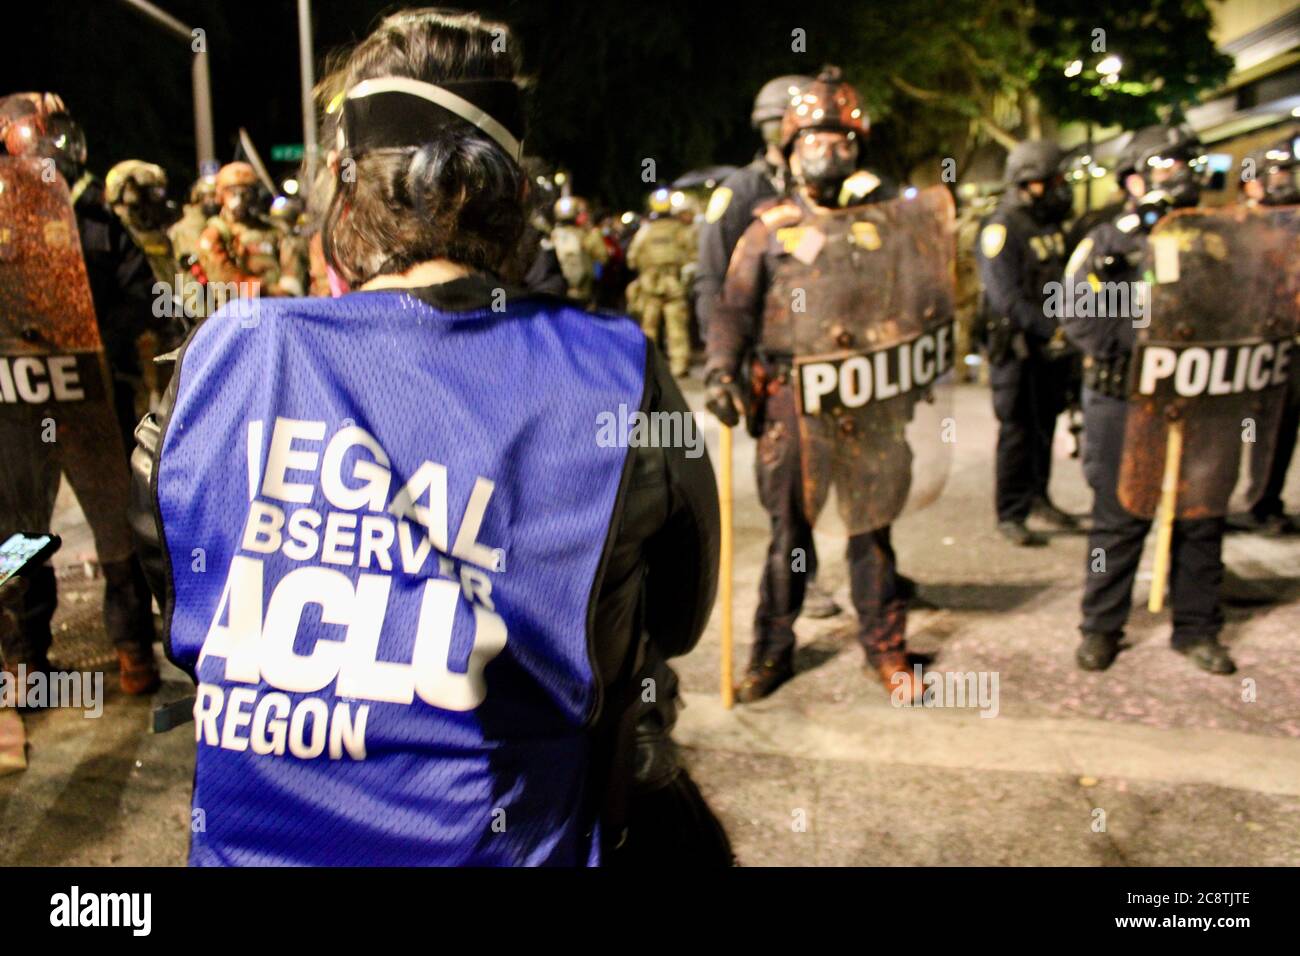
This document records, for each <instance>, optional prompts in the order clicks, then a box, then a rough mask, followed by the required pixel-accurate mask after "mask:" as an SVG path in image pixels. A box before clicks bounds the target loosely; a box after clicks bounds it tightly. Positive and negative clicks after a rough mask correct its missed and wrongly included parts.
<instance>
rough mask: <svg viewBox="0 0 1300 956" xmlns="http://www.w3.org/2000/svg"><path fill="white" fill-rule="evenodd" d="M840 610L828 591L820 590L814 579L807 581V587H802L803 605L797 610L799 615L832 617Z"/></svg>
mask: <svg viewBox="0 0 1300 956" xmlns="http://www.w3.org/2000/svg"><path fill="white" fill-rule="evenodd" d="M841 610H842V609H841V608H840V606H839V605H838V604H836V603H835V599H834V598H833V597H831V593H830V592H829V591H825V590H822V588H821V587H820V586H819V585H818V584H817V582H816V581H815V580H814V581H809V582H808V587H807V588H805V589H804V595H803V607H802V608H800V610H799V615H800V616H801V617H810V618H813V619H815V620H821V619H822V618H827V617H834V616H835V615H836V614H839V613H840V611H841Z"/></svg>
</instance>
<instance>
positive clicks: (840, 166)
mask: <svg viewBox="0 0 1300 956" xmlns="http://www.w3.org/2000/svg"><path fill="white" fill-rule="evenodd" d="M795 150H796V152H797V154H798V156H799V167H800V168H799V181H800V183H802V184H803V185H804V186H805V187H807V189H808V191H809V192H810V193H812V195H813V197H814V198H815V199H816V200H817V202H818V204H819V205H823V206H833V205H835V203H836V202H837V201H838V199H839V194H840V187H842V186H843V185H844V180H846V179H848V178H849V176H851V175H853V171H854V169H856V168H857V162H858V143H857V139H856V138H855V136H854V134H852V133H849V134H848V135H845V134H843V133H837V132H831V131H827V130H821V131H814V132H810V133H804V134H802V135H801V136H800V137H799V138H798V139H797V140H795Z"/></svg>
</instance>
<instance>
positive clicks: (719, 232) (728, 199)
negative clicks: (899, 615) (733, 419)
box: [692, 76, 910, 618]
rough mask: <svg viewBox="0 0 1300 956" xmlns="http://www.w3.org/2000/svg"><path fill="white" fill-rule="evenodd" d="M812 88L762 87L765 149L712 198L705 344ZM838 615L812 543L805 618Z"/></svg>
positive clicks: (702, 294)
mask: <svg viewBox="0 0 1300 956" xmlns="http://www.w3.org/2000/svg"><path fill="white" fill-rule="evenodd" d="M811 82H812V77H809V76H778V77H776V78H775V79H772V80H768V81H767V82H766V83H764V84H763V86H762V88H761V89H760V90H759V91H758V95H756V96H755V97H754V108H753V110H752V111H751V112H750V114H749V121H750V124H751V125H752V126H753V127H754V129H756V130H757V131H758V132H759V134H760V135H761V136H762V138H763V148H762V150H760V151H759V153H758V154H757V155H756V156H755V157H754V158H753V160H752V161H751V162H750V163H749V165H747V166H744V167H742V168H740V169H738V170H736V171H735V172H734V173H732V174H731V175H730V176H728V177H727V178H726V179H724V180H723V181H722V184H721V185H719V186H718V188H717V189H715V190H714V191H713V195H712V196H711V197H710V198H709V205H708V207H707V208H706V209H705V211H704V222H703V224H702V225H701V226H700V239H699V259H698V264H697V265H696V271H695V283H694V287H693V289H692V292H693V296H694V302H695V315H696V318H697V319H698V320H699V323H700V332H701V334H702V335H704V336H705V337H706V338H707V336H708V328H709V323H710V322H711V321H712V319H713V313H714V311H715V310H716V309H717V304H718V299H719V297H720V295H721V293H722V284H723V281H724V280H725V279H726V277H727V264H728V263H729V262H730V261H731V254H732V252H733V251H734V250H735V248H736V243H738V242H739V241H740V237H741V235H742V234H743V233H744V231H745V230H746V229H747V228H749V224H750V223H751V222H753V220H754V210H755V208H756V207H757V206H758V205H759V204H761V203H765V202H770V201H771V200H773V199H774V198H776V197H777V196H778V195H780V194H781V193H783V192H785V188H786V180H787V178H788V176H789V169H788V168H787V166H786V155H785V151H784V150H783V149H782V148H781V118H782V117H783V116H784V115H785V110H786V107H787V106H789V105H790V100H791V99H792V98H793V97H795V96H796V95H798V93H799V92H800V91H801V90H802V89H803V88H804V87H806V86H807V85H808V84H809V83H811ZM909 583H910V582H909ZM839 613H840V606H839V605H838V604H836V603H835V600H834V599H833V598H832V597H831V596H830V594H829V593H827V592H826V591H824V590H822V589H821V588H820V587H818V586H817V552H816V549H815V548H814V547H812V545H811V543H810V544H809V548H808V586H807V588H806V590H805V593H804V602H803V614H804V615H805V616H806V617H811V618H825V617H834V616H835V615H836V614H839Z"/></svg>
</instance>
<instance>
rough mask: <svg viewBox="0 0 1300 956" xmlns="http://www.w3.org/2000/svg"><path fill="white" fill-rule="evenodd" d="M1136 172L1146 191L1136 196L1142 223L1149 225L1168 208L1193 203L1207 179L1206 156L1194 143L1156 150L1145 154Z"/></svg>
mask: <svg viewBox="0 0 1300 956" xmlns="http://www.w3.org/2000/svg"><path fill="white" fill-rule="evenodd" d="M1138 172H1139V173H1140V174H1141V175H1142V178H1143V180H1144V181H1145V182H1146V187H1147V191H1146V193H1145V195H1143V196H1142V197H1141V198H1140V199H1139V200H1138V215H1139V216H1141V218H1142V225H1143V226H1144V227H1145V228H1147V229H1150V228H1151V227H1152V226H1154V225H1155V224H1156V223H1157V222H1158V221H1159V220H1160V218H1161V217H1162V216H1164V215H1165V213H1167V212H1168V211H1169V210H1171V209H1185V208H1188V207H1191V206H1195V205H1196V204H1197V203H1198V202H1200V199H1201V189H1202V188H1203V187H1204V186H1205V185H1206V183H1207V182H1208V181H1209V177H1210V167H1209V158H1208V157H1206V156H1203V155H1201V153H1200V152H1199V148H1198V147H1188V148H1187V149H1183V150H1178V151H1173V152H1169V153H1161V154H1156V155H1155V156H1150V157H1148V158H1147V160H1146V162H1145V164H1144V166H1143V168H1141V169H1139V170H1138Z"/></svg>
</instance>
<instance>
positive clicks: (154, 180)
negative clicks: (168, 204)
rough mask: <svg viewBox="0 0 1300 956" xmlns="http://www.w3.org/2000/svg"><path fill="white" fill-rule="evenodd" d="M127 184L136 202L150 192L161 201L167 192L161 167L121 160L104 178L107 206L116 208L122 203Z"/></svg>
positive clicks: (165, 175) (165, 176)
mask: <svg viewBox="0 0 1300 956" xmlns="http://www.w3.org/2000/svg"><path fill="white" fill-rule="evenodd" d="M128 184H129V185H132V186H134V187H135V192H136V197H137V201H139V198H141V197H143V196H144V195H145V194H146V193H147V192H151V191H152V192H153V193H154V195H155V197H157V198H159V199H161V198H163V197H164V196H165V194H166V191H167V174H166V173H165V172H163V169H162V167H161V166H157V165H155V164H153V163H146V162H145V161H144V160H142V159H124V160H122V162H120V163H118V164H117V165H116V166H114V167H113V168H112V169H110V170H109V171H108V175H107V176H105V177H104V198H105V199H107V200H108V203H109V205H111V206H116V205H117V204H118V203H120V202H123V201H124V199H123V195H124V193H125V192H126V187H127V185H128Z"/></svg>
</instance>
